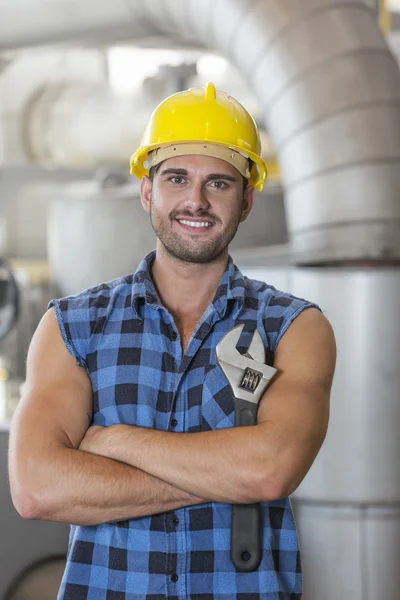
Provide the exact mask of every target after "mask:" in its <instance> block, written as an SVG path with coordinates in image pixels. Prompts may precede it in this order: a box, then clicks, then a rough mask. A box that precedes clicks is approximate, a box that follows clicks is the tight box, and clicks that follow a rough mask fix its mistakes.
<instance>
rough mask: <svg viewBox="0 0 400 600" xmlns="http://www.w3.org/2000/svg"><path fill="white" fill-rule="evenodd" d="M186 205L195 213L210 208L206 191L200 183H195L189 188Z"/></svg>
mask: <svg viewBox="0 0 400 600" xmlns="http://www.w3.org/2000/svg"><path fill="white" fill-rule="evenodd" d="M185 207H186V208H187V209H188V210H191V211H192V212H193V213H194V212H197V211H199V210H205V209H208V208H209V207H210V203H209V201H208V200H207V196H206V191H205V189H204V187H203V186H202V185H201V184H200V183H199V184H196V183H194V184H193V185H192V186H191V187H190V190H188V195H187V198H186V202H185Z"/></svg>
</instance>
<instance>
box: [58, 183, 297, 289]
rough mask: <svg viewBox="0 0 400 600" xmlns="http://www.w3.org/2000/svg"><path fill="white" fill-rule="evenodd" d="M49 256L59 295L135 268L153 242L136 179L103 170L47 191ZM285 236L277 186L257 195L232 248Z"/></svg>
mask: <svg viewBox="0 0 400 600" xmlns="http://www.w3.org/2000/svg"><path fill="white" fill-rule="evenodd" d="M48 193H51V194H52V196H53V201H52V203H51V204H50V208H49V215H48V260H49V268H50V273H51V278H52V280H53V282H54V285H55V288H56V290H57V293H58V294H59V295H61V296H65V295H69V294H75V293H78V292H80V291H82V290H83V289H86V288H88V287H92V286H95V285H98V284H99V283H102V282H104V281H109V280H110V279H114V278H115V277H121V276H124V275H129V274H130V273H133V272H134V271H135V270H136V268H137V266H138V265H139V263H140V261H141V260H142V258H143V256H144V255H145V254H147V252H150V250H152V249H153V248H155V245H156V237H155V235H154V232H153V229H152V227H151V224H150V217H149V214H148V213H147V212H145V210H144V209H143V207H142V205H141V202H140V195H139V184H138V182H135V180H131V181H130V183H127V181H126V179H124V177H123V176H117V177H116V176H114V175H113V174H112V173H107V171H101V173H99V174H98V176H97V178H96V179H95V180H94V181H86V182H80V183H76V184H70V185H68V186H63V188H62V189H59V188H53V189H52V190H50V188H49V190H48ZM286 240H287V230H286V220H285V211H284V206H283V198H282V190H281V188H280V186H271V187H269V188H267V189H266V190H265V191H264V192H263V193H262V194H260V195H259V197H258V199H257V202H256V204H255V207H254V210H253V212H252V214H251V215H250V217H249V218H248V219H247V220H246V221H245V222H244V223H241V224H240V226H239V229H238V232H237V235H236V237H235V239H234V242H233V243H232V248H245V247H247V246H249V245H251V246H257V245H259V246H261V245H263V244H265V241H267V242H269V243H270V244H279V243H283V242H285V241H286Z"/></svg>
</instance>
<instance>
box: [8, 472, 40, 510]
mask: <svg viewBox="0 0 400 600" xmlns="http://www.w3.org/2000/svg"><path fill="white" fill-rule="evenodd" d="M9 479H10V494H11V500H12V503H13V505H14V508H15V510H16V511H17V512H18V514H19V515H20V516H21V517H22V518H23V519H28V520H41V519H46V518H48V512H46V511H47V504H48V503H47V502H46V497H45V493H44V490H43V489H42V488H41V487H40V485H38V478H37V479H36V483H33V481H30V478H28V477H25V478H24V477H22V476H21V473H20V474H16V473H15V472H14V473H12V472H9Z"/></svg>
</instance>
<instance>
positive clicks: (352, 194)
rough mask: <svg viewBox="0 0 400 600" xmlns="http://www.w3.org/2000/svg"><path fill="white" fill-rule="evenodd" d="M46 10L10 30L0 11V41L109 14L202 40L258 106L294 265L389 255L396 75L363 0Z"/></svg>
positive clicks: (118, 21)
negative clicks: (279, 183)
mask: <svg viewBox="0 0 400 600" xmlns="http://www.w3.org/2000/svg"><path fill="white" fill-rule="evenodd" d="M17 4H18V3H17ZM18 5H19V4H18ZM3 6H4V5H3ZM14 6H16V5H15V4H14V5H11V3H10V4H9V5H8V7H7V13H8V14H10V13H11V14H13V11H15V10H16V9H15V8H14ZM55 6H57V7H58V10H57V11H55V12H57V14H50V15H49V14H48V13H46V12H45V11H44V7H45V8H46V10H47V9H48V3H47V2H45V1H44V0H42V1H41V2H40V1H39V2H36V3H35V19H32V21H29V22H26V21H25V22H21V19H20V18H19V17H18V18H17V17H15V18H16V19H17V20H16V21H15V23H13V22H11V23H12V26H10V22H7V15H4V17H6V18H2V14H1V11H0V23H3V24H4V25H3V26H0V38H1V37H2V34H3V33H4V36H3V40H4V41H3V46H4V45H5V44H8V46H11V45H15V44H20V45H21V44H25V45H26V41H35V40H36V41H39V36H42V37H41V41H42V42H43V41H45V40H47V41H48V40H54V32H57V33H58V35H62V36H63V37H64V38H65V37H67V36H68V35H69V36H70V37H72V36H75V37H77V36H78V35H79V36H80V37H83V36H84V35H85V34H86V36H87V35H88V33H89V32H91V34H92V36H93V35H94V34H95V33H96V31H97V34H98V35H100V34H101V32H102V31H104V30H105V28H106V26H107V20H108V19H110V21H109V27H110V29H112V30H113V32H114V34H115V35H116V34H117V31H118V27H119V28H120V35H121V36H123V35H125V34H126V30H127V25H126V23H127V21H128V20H129V22H130V23H132V29H131V32H130V33H131V36H144V35H150V34H156V33H158V34H160V33H163V34H167V35H169V36H172V37H173V38H174V39H176V40H181V41H184V42H185V43H189V44H191V45H193V44H196V43H199V44H202V45H204V46H206V47H207V48H214V49H215V50H217V51H219V52H220V53H222V54H223V55H224V56H226V57H227V58H229V59H230V60H231V61H232V62H233V63H234V64H235V65H236V66H237V67H238V68H239V69H240V71H241V72H242V74H244V75H245V77H246V78H247V80H248V82H249V85H250V86H251V87H252V89H253V90H254V92H255V93H256V95H257V96H258V98H259V100H260V102H261V103H262V106H263V107H264V110H265V120H266V123H267V127H268V129H269V131H270V132H271V135H272V138H273V140H274V143H275V146H276V148H277V152H278V157H279V161H280V166H281V170H282V177H283V183H284V187H285V196H286V198H285V203H286V212H287V219H288V228H289V232H290V235H291V240H292V244H293V249H294V253H295V260H296V262H297V263H323V262H332V261H337V260H357V259H365V258H369V259H378V260H394V259H399V258H400V199H399V190H400V168H399V167H400V77H399V71H398V67H397V64H396V63H395V61H394V59H393V57H392V55H391V54H390V52H389V50H388V47H387V45H386V42H385V40H384V38H383V36H382V35H381V33H380V31H379V29H378V26H377V23H376V22H375V19H376V16H375V13H374V12H373V11H372V10H371V9H369V8H368V7H367V6H366V5H365V4H364V2H363V0H302V1H301V2H290V3H288V2H282V1H281V0H146V2H142V1H140V2H139V0H126V2H122V0H119V1H118V2H116V3H113V4H112V7H111V6H110V7H108V4H106V3H100V2H97V3H94V2H85V3H80V2H77V1H74V2H71V1H70V0H60V1H58V2H57V3H56V5H55ZM91 9H92V10H93V12H92V10H91ZM2 11H3V12H5V11H4V8H3V9H2ZM82 13H84V14H82ZM37 15H40V17H37ZM39 18H40V19H43V21H42V27H41V29H40V27H39V26H40V22H38V19H39ZM50 19H53V20H54V23H53V27H52V28H51V27H50V25H49V20H50ZM43 23H44V25H43ZM2 29H4V30H5V31H4V32H3V31H2ZM35 31H36V32H37V33H35ZM0 48H1V46H0Z"/></svg>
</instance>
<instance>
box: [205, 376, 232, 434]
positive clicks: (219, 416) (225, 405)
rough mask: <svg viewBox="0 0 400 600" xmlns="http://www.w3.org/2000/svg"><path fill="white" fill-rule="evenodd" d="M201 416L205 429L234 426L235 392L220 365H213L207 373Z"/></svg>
mask: <svg viewBox="0 0 400 600" xmlns="http://www.w3.org/2000/svg"><path fill="white" fill-rule="evenodd" d="M201 417H202V418H201V429H202V430H203V431H207V430H210V429H226V428H228V427H233V426H234V423H235V413H234V403H233V393H232V390H231V388H230V386H229V384H228V381H227V379H226V377H225V375H224V374H223V372H222V371H221V369H220V367H219V366H213V367H212V368H211V369H210V370H209V371H208V372H207V373H206V375H205V378H204V383H203V393H202V403H201Z"/></svg>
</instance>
